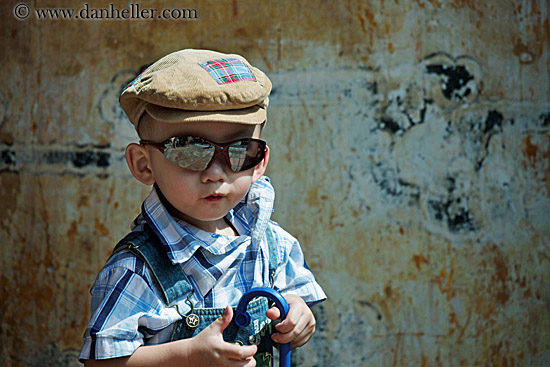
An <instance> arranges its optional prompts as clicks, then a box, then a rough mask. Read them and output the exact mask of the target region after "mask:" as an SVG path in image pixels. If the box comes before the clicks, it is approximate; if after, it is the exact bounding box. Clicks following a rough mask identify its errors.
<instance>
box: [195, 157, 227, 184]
mask: <svg viewBox="0 0 550 367" xmlns="http://www.w3.org/2000/svg"><path fill="white" fill-rule="evenodd" d="M228 170H231V168H229V167H228V166H227V163H226V162H225V158H224V156H223V154H217V155H216V156H215V157H213V158H212V161H210V163H209V164H208V167H206V169H205V170H204V171H202V175H201V180H202V181H203V182H207V181H215V182H216V181H225V180H227V171H228Z"/></svg>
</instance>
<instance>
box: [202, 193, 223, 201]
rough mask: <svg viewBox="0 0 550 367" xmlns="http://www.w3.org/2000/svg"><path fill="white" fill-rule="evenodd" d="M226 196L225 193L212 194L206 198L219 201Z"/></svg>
mask: <svg viewBox="0 0 550 367" xmlns="http://www.w3.org/2000/svg"><path fill="white" fill-rule="evenodd" d="M224 197H225V195H224V194H211V195H208V196H207V197H205V198H204V199H205V200H206V201H218V200H221V199H222V198H224Z"/></svg>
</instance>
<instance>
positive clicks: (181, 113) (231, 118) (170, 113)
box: [145, 104, 267, 125]
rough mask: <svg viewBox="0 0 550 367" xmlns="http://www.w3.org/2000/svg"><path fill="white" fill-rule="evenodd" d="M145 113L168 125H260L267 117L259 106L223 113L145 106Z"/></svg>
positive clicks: (224, 111) (264, 110)
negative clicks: (218, 123) (195, 123)
mask: <svg viewBox="0 0 550 367" xmlns="http://www.w3.org/2000/svg"><path fill="white" fill-rule="evenodd" d="M145 111H147V113H148V114H149V115H151V117H153V118H154V119H155V120H158V121H161V122H168V123H178V122H180V123H181V122H206V121H215V122H229V123H234V124H245V125H260V124H262V123H263V122H264V121H265V120H266V117H267V111H266V109H265V108H262V107H260V106H252V107H248V108H242V109H237V110H223V111H189V110H180V109H177V108H168V107H162V106H159V105H154V104H147V105H146V106H145Z"/></svg>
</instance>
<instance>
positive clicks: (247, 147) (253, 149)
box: [229, 139, 265, 172]
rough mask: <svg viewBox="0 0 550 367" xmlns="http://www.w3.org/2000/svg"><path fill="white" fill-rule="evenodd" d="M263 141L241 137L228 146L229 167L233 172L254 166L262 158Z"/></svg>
mask: <svg viewBox="0 0 550 367" xmlns="http://www.w3.org/2000/svg"><path fill="white" fill-rule="evenodd" d="M264 151H265V143H263V142H261V141H256V140H250V139H243V140H241V141H240V142H239V143H236V144H233V145H231V146H230V147H229V160H230V161H231V169H232V170H233V171H235V172H239V171H245V170H247V169H250V168H252V167H254V166H256V165H257V164H258V163H260V162H261V161H262V159H263V158H264Z"/></svg>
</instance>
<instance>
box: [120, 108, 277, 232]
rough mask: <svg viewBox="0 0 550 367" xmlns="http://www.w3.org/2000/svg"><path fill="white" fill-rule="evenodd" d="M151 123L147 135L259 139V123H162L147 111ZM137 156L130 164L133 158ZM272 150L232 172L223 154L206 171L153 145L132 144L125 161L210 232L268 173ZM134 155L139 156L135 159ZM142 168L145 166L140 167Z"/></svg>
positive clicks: (157, 139) (148, 137)
mask: <svg viewBox="0 0 550 367" xmlns="http://www.w3.org/2000/svg"><path fill="white" fill-rule="evenodd" d="M141 123H144V124H145V125H147V128H146V129H145V130H146V133H145V134H146V136H142V138H143V139H146V140H150V141H153V142H163V141H165V140H167V139H169V138H171V137H179V136H197V137H201V138H204V139H207V140H210V141H213V142H216V143H220V144H222V143H226V142H229V141H233V140H236V139H242V138H259V135H260V125H242V124H233V123H225V122H196V123H189V122H188V123H163V122H160V121H156V120H154V119H152V118H151V117H150V116H149V115H147V114H145V116H144V117H143V119H142V122H141ZM128 155H130V156H132V155H134V156H138V158H137V160H138V161H139V162H138V163H137V164H136V165H134V167H135V168H136V169H137V170H138V171H139V172H134V171H135V169H132V163H131V162H130V161H131V159H132V158H131V157H128ZM268 157H269V151H267V152H266V157H265V158H264V160H263V161H262V162H260V163H259V164H258V165H257V166H256V167H254V168H250V169H247V170H245V171H241V172H234V171H232V170H231V168H229V167H228V165H227V163H226V162H225V160H224V157H223V156H222V155H221V154H220V155H217V156H215V157H214V158H213V160H212V162H210V164H209V165H208V167H207V168H206V169H205V170H203V171H192V170H189V169H185V168H181V167H180V166H178V165H177V164H175V163H172V162H171V161H169V160H168V159H167V158H165V157H164V155H163V153H161V151H159V150H158V149H156V148H155V147H153V146H149V145H145V146H140V145H137V144H131V145H130V146H129V147H128V149H127V160H128V164H129V165H130V169H131V170H132V173H133V174H134V176H135V177H136V178H137V179H138V180H140V181H141V182H143V183H145V184H153V183H156V184H157V185H158V187H159V188H160V190H161V191H162V194H163V195H164V196H165V197H166V199H167V200H168V202H169V203H170V204H171V205H172V207H173V210H174V211H175V213H172V215H175V216H177V217H179V218H180V219H183V220H185V221H186V222H188V223H190V224H192V225H194V226H196V227H198V228H201V229H203V230H206V231H210V232H216V229H219V228H220V226H223V225H224V219H223V218H224V216H225V215H226V214H227V213H228V212H229V210H231V209H232V208H233V207H235V205H237V204H238V203H239V202H240V201H241V200H242V198H243V197H244V196H245V195H246V194H247V192H248V190H249V188H250V185H251V184H252V183H253V182H254V181H256V180H257V179H259V178H260V177H261V176H262V174H263V173H264V172H265V168H266V166H267V161H268ZM134 160H135V159H134ZM140 167H141V168H140Z"/></svg>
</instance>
